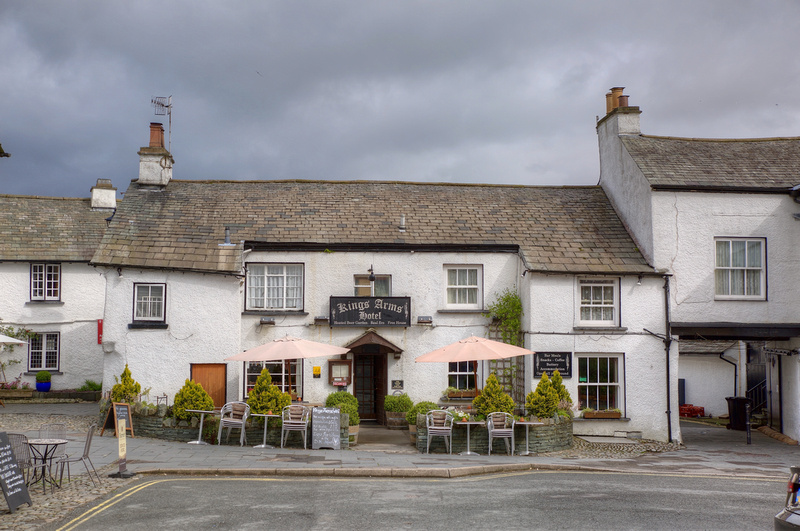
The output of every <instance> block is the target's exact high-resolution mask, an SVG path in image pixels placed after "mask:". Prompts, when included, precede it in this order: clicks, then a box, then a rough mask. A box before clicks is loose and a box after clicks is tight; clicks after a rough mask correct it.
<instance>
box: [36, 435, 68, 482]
mask: <svg viewBox="0 0 800 531" xmlns="http://www.w3.org/2000/svg"><path fill="white" fill-rule="evenodd" d="M64 444H67V440H66V439H28V447H29V448H30V449H31V457H33V460H34V462H36V463H42V464H44V466H43V467H42V468H41V475H39V474H37V473H36V468H34V469H33V476H32V477H31V478H30V479H29V481H28V484H29V485H33V484H34V483H38V482H39V480H41V481H42V487H43V489H44V492H47V484H48V483H49V484H50V492H54V491H55V487H58V488H61V485H59V484H58V481H56V478H55V477H54V476H53V464H54V463H53V459H54V458H55V455H56V450H57V449H58V447H59V446H62V445H64ZM55 464H57V463H55Z"/></svg>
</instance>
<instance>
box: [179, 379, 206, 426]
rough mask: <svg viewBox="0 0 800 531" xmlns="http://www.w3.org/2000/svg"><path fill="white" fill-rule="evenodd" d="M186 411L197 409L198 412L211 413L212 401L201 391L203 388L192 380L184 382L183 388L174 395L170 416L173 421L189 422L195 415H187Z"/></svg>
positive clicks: (203, 390)
mask: <svg viewBox="0 0 800 531" xmlns="http://www.w3.org/2000/svg"><path fill="white" fill-rule="evenodd" d="M187 409H197V410H200V411H212V410H213V409H214V401H213V400H212V399H211V396H209V394H208V393H207V392H206V390H205V389H203V386H202V385H200V384H199V383H197V382H195V381H194V380H186V382H185V383H184V384H183V387H181V388H180V390H179V391H178V392H177V393H176V394H175V400H174V401H173V404H172V416H173V417H175V420H189V419H191V418H192V417H193V416H194V415H195V414H194V413H187V411H186V410H187Z"/></svg>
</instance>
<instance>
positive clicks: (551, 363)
mask: <svg viewBox="0 0 800 531" xmlns="http://www.w3.org/2000/svg"><path fill="white" fill-rule="evenodd" d="M555 370H557V371H558V372H559V373H560V374H561V377H562V378H572V352H536V353H534V354H533V377H534V378H541V377H542V373H544V372H547V375H548V376H552V375H553V371H555Z"/></svg>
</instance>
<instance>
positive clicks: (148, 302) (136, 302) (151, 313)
mask: <svg viewBox="0 0 800 531" xmlns="http://www.w3.org/2000/svg"><path fill="white" fill-rule="evenodd" d="M140 288H142V289H145V288H147V294H146V295H145V294H144V293H143V294H142V295H145V296H144V297H141V298H140V294H139V289H140ZM153 288H160V289H161V296H160V298H159V297H158V296H157V295H156V296H154V295H153V294H152V293H153ZM166 315H167V285H166V284H163V283H157V282H137V283H134V284H133V320H134V321H148V322H160V323H163V322H164V321H165V320H166Z"/></svg>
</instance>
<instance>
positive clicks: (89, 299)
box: [0, 262, 105, 389]
mask: <svg viewBox="0 0 800 531" xmlns="http://www.w3.org/2000/svg"><path fill="white" fill-rule="evenodd" d="M61 279H62V283H61V301H60V302H38V301H37V302H32V301H31V300H30V291H29V290H30V263H29V262H5V263H2V264H0V293H2V294H3V296H2V297H0V318H2V320H3V321H2V323H3V324H4V325H11V326H14V327H24V328H28V329H30V330H32V331H34V332H58V333H59V334H60V341H61V345H60V371H59V372H60V374H59V373H54V374H53V376H52V388H53V389H75V388H78V387H80V386H82V385H83V384H84V382H85V381H86V380H94V381H96V382H100V381H102V377H103V364H102V350H101V348H100V345H98V344H97V320H98V319H102V318H103V304H104V295H105V293H104V292H105V279H104V277H103V275H102V274H101V272H100V271H99V270H98V269H96V268H94V267H90V266H89V265H88V264H86V263H62V264H61ZM4 356H5V358H6V359H8V358H9V357H11V358H13V359H19V360H22V363H20V364H18V365H14V366H12V367H11V368H10V369H9V370H8V371H7V373H6V376H7V378H8V379H10V380H13V379H14V378H15V377H16V376H17V375H18V374H19V373H20V372H22V373H23V375H22V381H25V382H28V383H30V384H31V386H34V384H35V382H36V374H35V372H32V373H29V374H24V372H25V371H27V363H28V352H27V347H23V348H15V349H14V352H13V354H11V355H4Z"/></svg>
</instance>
